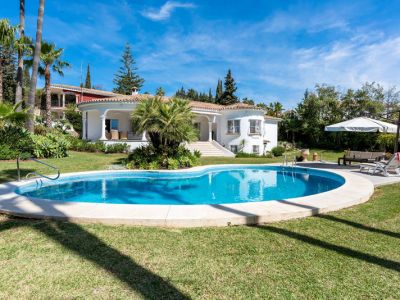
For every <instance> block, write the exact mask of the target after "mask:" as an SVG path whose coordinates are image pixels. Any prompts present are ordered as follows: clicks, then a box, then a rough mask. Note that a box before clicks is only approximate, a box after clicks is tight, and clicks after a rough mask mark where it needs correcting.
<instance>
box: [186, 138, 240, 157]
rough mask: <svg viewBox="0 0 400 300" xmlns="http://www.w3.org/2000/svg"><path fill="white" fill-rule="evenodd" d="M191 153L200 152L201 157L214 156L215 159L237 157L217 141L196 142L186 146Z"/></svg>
mask: <svg viewBox="0 0 400 300" xmlns="http://www.w3.org/2000/svg"><path fill="white" fill-rule="evenodd" d="M186 148H188V149H189V150H190V151H194V150H198V151H200V152H201V156H204V157H205V156H214V157H217V156H219V157H235V154H234V153H232V152H231V151H229V150H228V149H226V148H224V147H223V146H222V145H220V144H219V143H217V142H216V141H211V142H208V141H207V142H200V141H199V142H194V143H190V144H187V145H186Z"/></svg>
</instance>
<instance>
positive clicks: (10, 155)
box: [0, 145, 19, 160]
mask: <svg viewBox="0 0 400 300" xmlns="http://www.w3.org/2000/svg"><path fill="white" fill-rule="evenodd" d="M18 154H19V152H18V151H17V150H15V149H11V147H10V146H9V145H0V160H6V159H16V158H17V157H18Z"/></svg>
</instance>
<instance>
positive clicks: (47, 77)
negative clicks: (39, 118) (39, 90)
mask: <svg viewBox="0 0 400 300" xmlns="http://www.w3.org/2000/svg"><path fill="white" fill-rule="evenodd" d="M44 72H45V73H44V80H45V84H44V89H45V93H46V125H47V127H49V128H51V93H50V67H49V65H47V66H46V69H45V71H44Z"/></svg>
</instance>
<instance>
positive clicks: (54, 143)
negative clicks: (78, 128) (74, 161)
mask: <svg viewBox="0 0 400 300" xmlns="http://www.w3.org/2000/svg"><path fill="white" fill-rule="evenodd" d="M32 141H33V154H34V156H35V157H36V158H61V157H66V156H68V153H67V150H68V148H69V147H70V143H69V141H68V140H67V139H66V138H65V137H64V136H63V135H61V134H58V135H57V134H52V133H50V134H48V135H46V136H42V135H33V136H32Z"/></svg>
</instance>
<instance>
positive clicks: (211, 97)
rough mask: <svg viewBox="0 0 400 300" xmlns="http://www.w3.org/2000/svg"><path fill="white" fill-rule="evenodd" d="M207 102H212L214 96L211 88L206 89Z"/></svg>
mask: <svg viewBox="0 0 400 300" xmlns="http://www.w3.org/2000/svg"><path fill="white" fill-rule="evenodd" d="M208 102H214V98H213V94H212V92H211V89H209V90H208Z"/></svg>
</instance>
